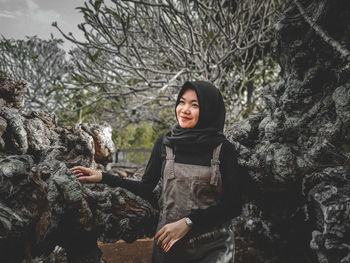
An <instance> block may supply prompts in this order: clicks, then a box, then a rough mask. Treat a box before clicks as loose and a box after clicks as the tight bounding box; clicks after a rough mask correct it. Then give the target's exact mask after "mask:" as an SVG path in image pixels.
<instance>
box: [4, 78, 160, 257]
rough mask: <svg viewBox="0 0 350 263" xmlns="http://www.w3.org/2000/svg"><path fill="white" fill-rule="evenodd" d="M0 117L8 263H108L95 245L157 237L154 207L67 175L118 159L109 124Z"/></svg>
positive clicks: (9, 112)
mask: <svg viewBox="0 0 350 263" xmlns="http://www.w3.org/2000/svg"><path fill="white" fill-rule="evenodd" d="M6 83H7V84H6V85H9V84H8V82H6ZM10 83H12V82H10ZM13 85H15V83H14V84H13ZM9 88H10V87H9ZM0 90H1V87H0ZM13 101H16V100H15V99H13ZM9 105H11V106H12V104H9ZM0 116H1V117H0V135H1V139H2V141H1V142H2V145H1V146H2V148H1V152H2V153H1V156H0V251H1V253H0V254H1V261H2V262H22V260H23V259H25V260H30V259H33V262H53V261H54V262H74V263H75V262H102V261H100V260H101V252H100V250H99V248H98V247H97V242H96V241H97V239H100V240H101V241H104V242H107V241H108V242H113V241H116V240H119V239H124V240H126V241H129V242H131V241H133V240H135V239H136V238H138V237H144V236H152V235H153V232H154V231H155V226H156V222H157V217H158V211H157V210H156V209H154V208H153V207H152V206H151V204H149V203H148V202H147V201H145V200H143V199H141V198H140V197H138V196H136V195H134V194H132V193H130V192H129V191H127V190H124V189H120V188H110V187H107V186H105V185H103V184H96V185H95V184H88V185H83V184H81V183H80V182H79V181H78V180H77V179H76V177H75V175H74V174H73V172H72V171H71V170H70V169H69V168H70V167H72V166H75V165H84V166H88V167H93V168H95V169H103V164H105V163H107V162H108V161H111V160H112V156H111V155H112V153H113V151H114V145H113V143H112V140H111V128H110V127H109V126H108V125H101V126H97V125H88V124H82V125H77V126H74V127H58V126H57V124H56V119H55V116H54V115H52V114H49V113H44V112H31V113H28V114H26V113H22V112H21V111H20V110H19V109H17V108H9V107H5V106H4V107H1V108H0ZM15 154H17V155H15Z"/></svg>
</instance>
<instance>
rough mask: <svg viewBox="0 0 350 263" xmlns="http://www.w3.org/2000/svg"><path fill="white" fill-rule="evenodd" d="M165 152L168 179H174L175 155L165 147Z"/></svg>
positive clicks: (169, 148) (170, 149)
mask: <svg viewBox="0 0 350 263" xmlns="http://www.w3.org/2000/svg"><path fill="white" fill-rule="evenodd" d="M165 150H166V162H167V164H168V165H169V175H168V178H175V172H174V163H175V155H174V154H173V149H172V148H171V147H169V146H166V145H165Z"/></svg>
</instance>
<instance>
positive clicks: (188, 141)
mask: <svg viewBox="0 0 350 263" xmlns="http://www.w3.org/2000/svg"><path fill="white" fill-rule="evenodd" d="M187 89H193V90H194V91H195V92H196V94H197V98H198V104H199V119H198V123H197V124H196V126H195V127H193V128H181V127H180V125H176V127H175V128H173V129H172V130H171V131H170V132H169V133H168V134H167V135H166V136H164V144H166V145H170V146H175V147H176V148H178V149H181V148H183V147H184V148H188V147H194V148H197V149H198V148H208V147H209V148H214V147H215V146H217V145H219V144H220V143H221V142H223V141H224V140H226V138H225V136H224V134H223V129H224V124H225V105H224V101H223V99H222V96H221V93H220V91H219V90H218V89H217V88H216V87H215V86H214V85H213V84H211V83H209V82H206V81H193V82H190V81H187V82H186V83H185V84H184V85H183V86H182V88H181V90H180V92H179V94H178V96H177V100H176V105H175V116H176V107H177V105H178V104H179V102H180V99H181V97H182V95H183V94H184V92H185V91H186V90H187ZM176 118H177V116H176Z"/></svg>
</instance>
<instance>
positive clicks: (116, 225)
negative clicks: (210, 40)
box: [0, 0, 350, 263]
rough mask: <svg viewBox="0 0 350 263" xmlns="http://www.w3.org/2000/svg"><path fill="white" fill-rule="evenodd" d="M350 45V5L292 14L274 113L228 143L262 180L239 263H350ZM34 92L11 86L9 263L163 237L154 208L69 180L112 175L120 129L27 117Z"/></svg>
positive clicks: (5, 126) (279, 40)
mask: <svg viewBox="0 0 350 263" xmlns="http://www.w3.org/2000/svg"><path fill="white" fill-rule="evenodd" d="M349 36H350V2H349V1H348V0H340V1H330V0H319V1H306V0H305V1H298V0H293V1H288V3H287V4H286V5H285V9H284V10H283V11H282V12H281V16H280V20H279V21H278V23H277V24H276V57H277V58H278V61H279V63H280V66H281V68H282V72H281V75H282V78H283V82H282V83H279V84H276V85H274V86H272V87H269V88H267V89H265V90H264V92H263V94H262V96H263V97H264V100H265V109H264V111H263V112H261V113H259V114H256V115H254V116H250V117H249V118H248V119H245V120H243V121H241V122H238V123H235V124H234V125H233V127H230V128H229V129H228V130H227V132H226V134H227V137H228V138H229V140H231V141H232V142H233V143H234V144H235V145H236V147H237V150H238V153H239V156H240V159H239V161H240V163H241V164H242V165H243V166H245V167H246V168H247V169H248V171H249V178H250V179H251V180H250V181H248V182H247V184H246V185H245V187H244V188H243V189H244V196H245V199H244V200H245V205H244V208H243V213H242V215H241V216H240V217H238V218H236V219H235V220H234V224H235V229H236V238H237V254H236V257H237V262H250V263H252V262H283V263H289V262H293V263H294V262H298V263H300V262H322V263H333V262H342V263H345V262H350V239H349V236H350V235H349V234H350V220H349V216H350V175H349V172H348V171H347V170H346V164H347V163H349V153H348V152H346V151H345V149H344V145H346V144H349V141H350V78H349V77H350V70H349V68H350V67H349V60H350V59H349V58H350V57H349V55H348V54H349V53H348V51H347V50H349V49H350V38H349ZM24 88H25V85H24V84H23V83H13V82H11V81H10V80H4V79H2V80H0V95H1V100H0V106H1V109H0V151H1V157H0V182H1V184H0V251H1V260H2V261H4V262H21V261H22V260H23V259H28V260H29V259H33V261H34V262H50V261H55V262H66V261H67V262H99V260H100V256H101V255H100V252H99V250H98V248H97V246H96V239H97V238H99V239H101V240H102V241H115V240H118V239H125V240H127V241H133V240H135V239H136V238H137V237H141V236H152V235H153V232H154V227H155V224H156V220H157V216H158V211H157V210H156V209H154V208H153V207H152V206H151V205H150V204H149V203H148V202H146V201H145V200H143V199H141V198H139V197H137V196H135V195H134V194H132V193H130V192H128V191H126V190H123V189H120V188H115V189H113V188H110V187H107V186H105V185H102V184H91V185H82V184H80V183H79V182H78V181H77V180H76V179H75V178H74V176H73V174H72V172H71V171H70V170H69V168H70V167H72V166H74V165H78V164H81V165H85V166H90V167H94V168H96V169H102V168H103V166H102V165H105V164H106V163H107V162H108V160H109V158H110V155H111V152H112V151H113V145H112V144H111V139H110V132H111V131H110V130H109V129H110V128H109V127H107V126H96V125H86V124H81V125H77V126H75V127H58V126H57V124H56V120H55V117H54V116H53V115H51V114H47V113H43V112H31V113H29V114H25V113H23V112H21V105H22V98H21V96H22V95H21V94H23V92H24V91H23V89H24ZM28 262H29V261H28Z"/></svg>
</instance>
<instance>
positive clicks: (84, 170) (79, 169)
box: [71, 166, 91, 174]
mask: <svg viewBox="0 0 350 263" xmlns="http://www.w3.org/2000/svg"><path fill="white" fill-rule="evenodd" d="M71 170H72V171H73V172H80V173H86V174H90V171H91V169H90V168H87V167H84V166H75V167H72V168H71Z"/></svg>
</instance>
